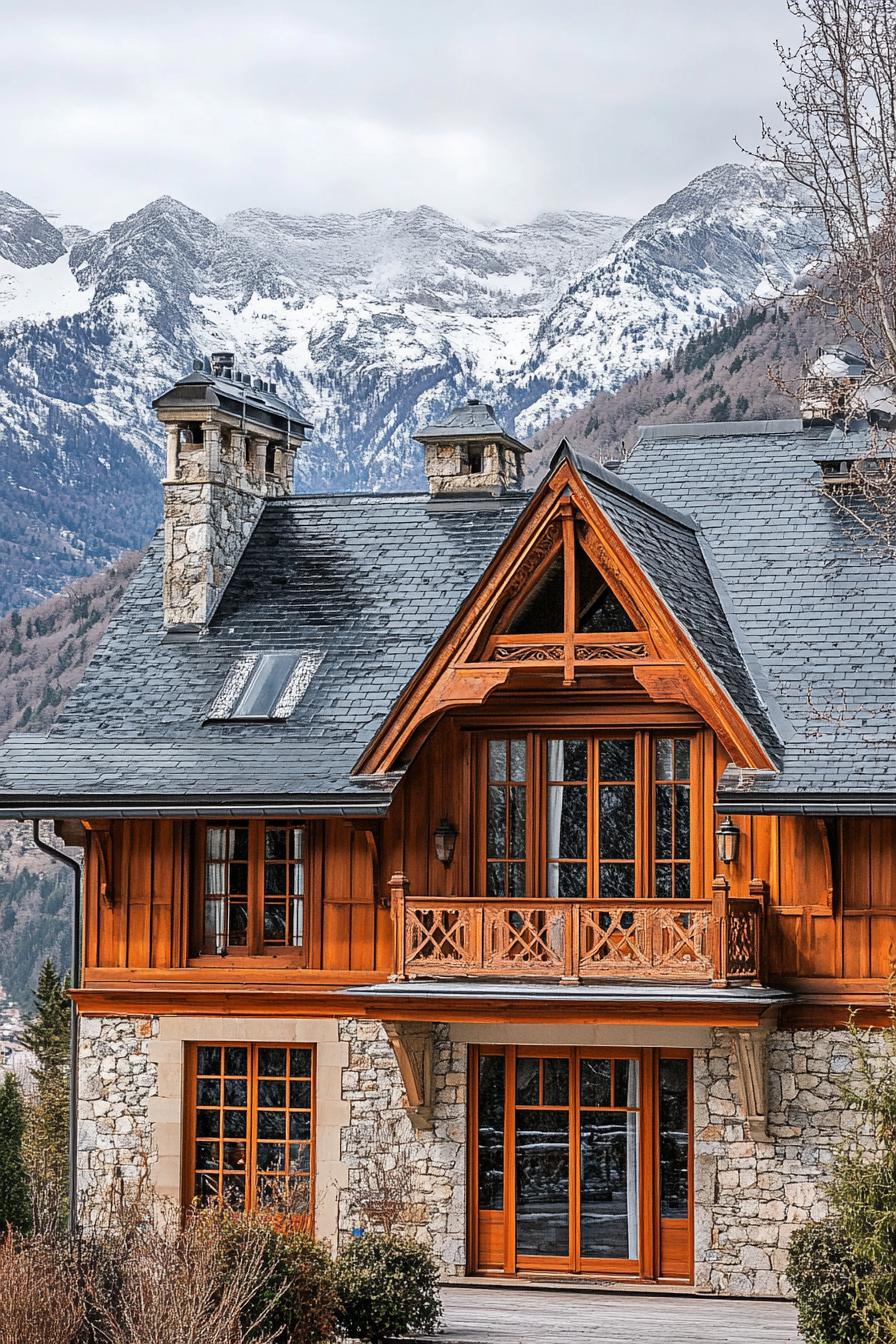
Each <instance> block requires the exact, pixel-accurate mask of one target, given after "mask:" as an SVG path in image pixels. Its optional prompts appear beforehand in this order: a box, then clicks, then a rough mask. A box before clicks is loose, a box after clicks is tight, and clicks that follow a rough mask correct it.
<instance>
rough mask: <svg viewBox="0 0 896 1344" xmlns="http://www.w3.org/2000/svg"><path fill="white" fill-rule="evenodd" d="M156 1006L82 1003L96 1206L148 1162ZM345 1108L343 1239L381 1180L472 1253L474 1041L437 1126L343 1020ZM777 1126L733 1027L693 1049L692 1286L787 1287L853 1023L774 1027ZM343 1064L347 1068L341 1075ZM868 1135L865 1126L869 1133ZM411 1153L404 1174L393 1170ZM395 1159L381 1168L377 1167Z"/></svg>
mask: <svg viewBox="0 0 896 1344" xmlns="http://www.w3.org/2000/svg"><path fill="white" fill-rule="evenodd" d="M158 1031H159V1023H158V1020H157V1019H153V1018H131V1017H106V1018H91V1017H88V1018H84V1019H83V1020H82V1022H81V1045H80V1064H81V1067H80V1123H79V1147H80V1156H79V1183H80V1190H81V1197H82V1205H83V1206H85V1207H86V1208H87V1210H88V1217H97V1216H99V1211H100V1210H101V1208H102V1201H103V1192H104V1191H105V1190H108V1188H109V1186H110V1185H111V1184H112V1183H113V1182H114V1181H115V1180H116V1178H120V1179H121V1180H123V1181H124V1182H126V1183H130V1182H138V1181H140V1180H141V1179H143V1178H144V1177H145V1175H146V1174H147V1173H148V1174H149V1175H150V1177H151V1176H152V1169H153V1164H154V1160H155V1153H156V1136H155V1135H154V1133H153V1128H152V1112H153V1107H154V1105H156V1104H157V1103H155V1102H154V1100H153V1099H154V1098H155V1097H156V1095H157V1081H158V1079H157V1068H156V1066H155V1064H154V1063H153V1062H152V1042H153V1040H154V1038H155V1037H156V1036H157V1035H158ZM338 1034H339V1041H340V1042H341V1043H342V1045H343V1047H344V1048H345V1051H346V1053H345V1055H344V1056H343V1064H342V1067H341V1080H342V1101H343V1102H344V1103H345V1104H346V1112H345V1115H346V1119H347V1123H343V1124H342V1125H341V1130H340V1131H338V1134H339V1145H340V1162H341V1167H340V1169H341V1171H342V1176H341V1178H340V1179H339V1182H338V1184H339V1187H340V1188H339V1189H338V1190H336V1191H334V1192H333V1195H334V1197H335V1199H336V1201H337V1204H338V1213H337V1230H338V1236H339V1238H340V1239H345V1238H346V1237H349V1236H350V1235H351V1233H352V1230H353V1229H354V1228H356V1227H358V1226H363V1225H364V1224H365V1222H370V1221H371V1219H370V1217H369V1216H368V1213H369V1208H370V1203H371V1199H372V1198H375V1196H376V1194H377V1189H378V1188H379V1189H380V1190H382V1188H383V1185H384V1183H385V1186H386V1187H387V1188H395V1186H396V1185H401V1184H402V1182H403V1186H404V1191H405V1198H406V1200H407V1201H409V1204H410V1218H409V1222H410V1228H411V1230H412V1231H413V1233H414V1235H415V1236H416V1237H417V1238H418V1239H419V1240H420V1241H421V1242H423V1244H425V1245H426V1246H428V1247H429V1248H430V1249H431V1250H432V1252H433V1254H434V1255H435V1256H436V1257H437V1259H438V1260H439V1261H440V1263H441V1265H442V1269H443V1273H444V1274H445V1275H446V1277H451V1276H456V1275H458V1274H462V1273H463V1272H464V1270H465V1268H466V1265H465V1258H466V1247H465V1241H466V1237H465V1223H466V1113H467V1066H466V1051H467V1047H466V1045H465V1044H463V1043H462V1042H458V1041H453V1040H452V1039H451V1034H450V1029H449V1028H448V1027H447V1026H444V1025H437V1026H436V1028H435V1041H434V1050H433V1072H434V1105H433V1114H432V1125H431V1127H429V1128H416V1127H415V1126H414V1124H412V1122H411V1119H410V1117H409V1116H408V1114H407V1112H406V1110H405V1109H404V1106H403V1104H402V1097H403V1092H404V1089H403V1085H402V1081H401V1076H400V1073H399V1071H398V1067H397V1065H396V1062H395V1058H394V1055H393V1053H392V1048H391V1046H390V1045H389V1042H388V1040H387V1038H386V1034H385V1032H384V1030H383V1028H382V1026H381V1025H380V1024H379V1023H377V1022H372V1021H364V1020H359V1019H345V1020H343V1021H341V1022H340V1023H339V1028H338ZM767 1052H768V1053H767V1057H768V1097H769V1123H768V1129H769V1136H770V1141H769V1142H767V1143H765V1142H754V1141H753V1140H752V1139H751V1138H750V1137H749V1136H748V1135H747V1133H746V1130H745V1125H744V1121H743V1118H742V1114H741V1106H740V1099H739V1094H738V1089H737V1077H736V1063H735V1062H734V1059H733V1057H732V1050H731V1042H730V1038H729V1036H728V1033H726V1032H724V1031H717V1032H714V1033H713V1039H712V1044H711V1046H710V1048H709V1049H706V1050H696V1051H695V1052H694V1131H695V1133H694V1206H695V1237H694V1255H695V1286H696V1287H697V1288H698V1289H700V1290H702V1291H708V1292H712V1293H717V1294H723V1295H724V1294H736V1295H744V1296H749V1295H757V1296H778V1295H783V1296H787V1295H788V1294H789V1285H788V1283H787V1278H786V1266H787V1248H788V1245H789V1242H790V1238H791V1236H792V1234H793V1230H794V1228H795V1227H797V1226H798V1225H799V1224H800V1223H803V1222H805V1221H807V1220H808V1219H812V1220H815V1219H818V1218H821V1217H823V1216H824V1215H825V1213H826V1212H827V1205H826V1202H825V1198H824V1194H823V1186H824V1181H825V1179H826V1176H827V1173H828V1172H829V1171H830V1167H831V1161H832V1158H833V1154H834V1151H835V1149H836V1147H837V1145H838V1143H839V1142H840V1140H841V1139H842V1138H843V1137H844V1136H845V1135H847V1134H849V1133H854V1132H855V1129H856V1117H855V1115H854V1113H852V1112H851V1111H848V1110H846V1109H845V1108H844V1106H843V1103H842V1101H841V1097H840V1091H839V1086H838V1084H839V1083H840V1082H841V1081H842V1080H843V1079H844V1078H845V1077H846V1076H847V1075H848V1074H849V1073H850V1072H851V1071H852V1069H853V1052H852V1046H851V1041H850V1038H849V1033H848V1032H846V1031H796V1032H776V1033H774V1034H772V1035H771V1036H770V1037H769V1038H768V1044H767ZM337 1076H338V1075H337ZM859 1137H860V1138H861V1139H862V1141H863V1142H866V1143H870V1142H871V1139H870V1136H868V1135H865V1136H859ZM396 1167H398V1168H400V1171H399V1173H398V1178H396V1177H395V1176H394V1175H393V1176H389V1175H388V1172H389V1171H390V1170H391V1171H393V1172H394V1170H395V1168H396ZM377 1169H379V1171H380V1172H381V1173H382V1172H385V1173H387V1174H386V1175H382V1174H381V1175H380V1177H379V1178H378V1177H377V1176H376V1174H375V1173H376V1171H377Z"/></svg>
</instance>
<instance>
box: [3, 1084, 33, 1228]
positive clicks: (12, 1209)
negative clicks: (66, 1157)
mask: <svg viewBox="0 0 896 1344" xmlns="http://www.w3.org/2000/svg"><path fill="white" fill-rule="evenodd" d="M24 1135H25V1105H24V1101H23V1099H22V1089H21V1088H20V1087H19V1084H18V1080H17V1079H16V1076H15V1074H14V1073H7V1074H6V1075H5V1077H4V1078H3V1081H2V1082H0V1231H4V1230H5V1229H6V1228H7V1227H11V1228H12V1229H13V1231H14V1232H28V1231H29V1230H30V1226H31V1203H30V1200H29V1195H28V1174H27V1172H26V1170H25V1159H24V1156H23V1152H22V1141H23V1139H24Z"/></svg>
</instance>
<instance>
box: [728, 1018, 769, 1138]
mask: <svg viewBox="0 0 896 1344" xmlns="http://www.w3.org/2000/svg"><path fill="white" fill-rule="evenodd" d="M767 1039H768V1032H767V1031H733V1032H732V1033H731V1042H732V1045H733V1046H734V1058H735V1063H736V1065H737V1087H738V1092H739V1094H740V1104H741V1110H742V1111H743V1117H744V1124H745V1125H746V1129H747V1133H748V1134H749V1136H750V1138H751V1139H752V1140H753V1142H754V1143H771V1138H770V1137H769V1132H768V1085H767V1080H766V1059H765V1044H766V1040H767Z"/></svg>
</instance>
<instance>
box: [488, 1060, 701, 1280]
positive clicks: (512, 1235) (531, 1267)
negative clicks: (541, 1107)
mask: <svg viewBox="0 0 896 1344" xmlns="http://www.w3.org/2000/svg"><path fill="white" fill-rule="evenodd" d="M484 1055H496V1056H501V1057H503V1059H504V1178H503V1190H504V1194H503V1207H502V1208H501V1209H500V1210H494V1209H489V1210H483V1211H481V1212H480V1209H479V1152H478V1136H479V1116H478V1102H479V1061H480V1059H481V1058H482V1057H483V1056H484ZM533 1056H535V1057H538V1058H542V1059H543V1058H554V1059H556V1058H566V1059H568V1060H569V1061H570V1075H569V1076H570V1094H569V1101H570V1105H569V1107H568V1112H569V1116H570V1131H569V1132H570V1140H569V1161H570V1222H569V1235H570V1253H569V1256H568V1257H555V1256H518V1255H517V1253H516V1231H515V1228H516V1150H515V1142H514V1136H515V1129H516V1124H515V1117H516V1106H517V1103H516V1062H517V1060H518V1059H519V1058H525V1057H533ZM583 1059H635V1060H637V1061H638V1067H639V1080H640V1081H639V1102H638V1107H637V1110H638V1113H639V1131H638V1159H639V1182H640V1184H639V1191H638V1199H639V1209H638V1213H639V1221H638V1259H637V1260H627V1261H623V1260H597V1259H594V1258H589V1257H587V1256H582V1254H581V1193H582V1192H581V1172H580V1169H579V1166H580V1160H581V1156H580V1151H579V1149H580V1135H581V1111H582V1110H583V1109H586V1110H587V1109H590V1108H587V1107H586V1108H583V1107H582V1106H581V1101H580V1091H579V1087H580V1084H579V1074H580V1068H581V1061H582V1060H583ZM663 1059H685V1060H687V1061H688V1216H687V1220H686V1221H685V1220H674V1221H675V1226H674V1227H670V1226H669V1224H670V1223H671V1221H672V1220H663V1219H662V1218H661V1216H660V1167H659V1135H660V1128H659V1067H660V1061H661V1060H663ZM693 1060H694V1052H693V1050H687V1049H673V1048H666V1047H661V1048H653V1047H637V1046H632V1047H623V1046H551V1045H544V1046H538V1045H526V1046H522V1045H519V1046H518V1045H471V1046H470V1048H469V1059H468V1078H469V1080H470V1086H469V1105H468V1108H467V1112H468V1135H467V1189H468V1191H469V1197H468V1200H467V1246H468V1263H467V1271H468V1273H470V1274H475V1275H480V1276H482V1275H486V1276H488V1275H501V1276H506V1277H512V1276H514V1275H516V1274H517V1273H533V1272H535V1273H538V1272H553V1273H557V1272H560V1273H573V1274H583V1275H587V1274H595V1273H597V1274H612V1275H613V1276H617V1277H619V1278H627V1279H637V1280H640V1281H647V1282H658V1281H659V1282H674V1283H690V1282H693V1274H694V1256H693V1244H694V1063H693ZM524 1109H526V1108H524ZM611 1109H613V1108H611ZM574 1138H578V1139H579V1142H574V1141H573V1140H574ZM483 1217H484V1218H485V1219H486V1220H487V1221H488V1222H490V1223H491V1224H492V1227H491V1229H490V1231H489V1244H490V1246H494V1244H495V1240H496V1233H499V1232H500V1231H503V1242H502V1245H503V1262H502V1264H500V1265H498V1264H495V1263H492V1264H489V1265H487V1266H485V1267H483V1266H482V1264H481V1258H480V1246H479V1241H480V1234H481V1232H484V1231H485V1227H484V1226H483V1225H482V1223H481V1219H483ZM499 1223H500V1224H501V1227H500V1228H499V1227H498V1224H499ZM676 1236H677V1240H676ZM664 1261H665V1264H664ZM570 1266H572V1267H570Z"/></svg>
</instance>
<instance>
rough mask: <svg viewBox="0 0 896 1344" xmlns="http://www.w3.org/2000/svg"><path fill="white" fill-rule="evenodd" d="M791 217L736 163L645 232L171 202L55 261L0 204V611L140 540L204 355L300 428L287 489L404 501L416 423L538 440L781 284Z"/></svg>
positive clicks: (51, 250) (51, 244)
mask: <svg viewBox="0 0 896 1344" xmlns="http://www.w3.org/2000/svg"><path fill="white" fill-rule="evenodd" d="M791 206H792V202H791V201H790V200H789V198H788V196H787V193H786V192H783V191H782V190H781V189H780V187H779V186H778V185H777V184H776V183H774V182H770V181H769V180H768V179H767V177H765V176H764V175H763V174H762V173H761V172H759V171H758V170H757V169H755V168H753V167H750V166H747V167H740V166H737V165H731V164H723V165H722V166H721V167H718V168H714V169H712V170H711V171H710V172H708V173H704V174H702V175H701V176H700V177H698V178H695V179H694V181H693V182H691V183H689V184H688V186H687V187H685V188H683V190H682V191H679V192H676V193H675V194H674V195H673V196H671V197H670V198H669V200H667V201H665V202H663V203H662V204H661V205H659V206H657V207H656V209H655V210H652V211H651V212H650V214H648V215H647V216H645V218H644V219H643V220H641V221H640V222H639V223H637V224H635V225H631V224H630V221H628V220H625V219H622V218H619V217H617V216H612V215H605V214H600V213H597V212H592V211H584V210H568V211H563V210H558V211H552V212H546V213H544V214H542V215H539V216H538V217H537V218H536V219H534V220H531V221H528V222H526V223H519V224H500V225H499V224H495V225H488V226H485V225H482V226H478V227H471V226H470V225H468V224H466V223H463V222H461V221H459V220H457V219H452V218H451V217H450V216H449V215H447V214H445V213H443V212H442V211H440V210H435V209H433V208H431V207H430V206H426V205H421V206H418V207H417V208H415V209H413V210H391V209H383V210H370V211H366V212H365V213H363V214H358V215H348V214H326V215H316V216H315V215H285V214H278V213H276V212H274V211H270V210H259V209H248V210H242V211H239V212H238V213H236V214H232V215H230V216H228V217H227V218H226V219H224V220H223V221H220V222H217V223H216V222H215V221H213V220H211V219H209V218H208V217H207V216H206V215H204V214H202V213H201V212H199V211H197V210H194V209H192V208H191V207H190V206H189V205H186V204H184V203H183V202H181V201H177V200H174V199H173V198H171V197H168V196H163V197H161V198H160V199H159V200H156V201H151V202H150V203H149V204H148V205H145V206H144V207H143V208H142V209H140V210H137V211H135V212H134V213H133V214H131V215H129V216H128V217H127V218H126V219H123V220H120V221H118V222H116V223H114V224H112V225H111V226H110V227H109V228H107V229H104V230H102V231H100V232H99V233H95V234H89V235H88V234H84V233H83V232H82V231H80V230H72V231H70V232H69V233H68V235H67V236H68V238H69V239H70V240H71V243H70V251H68V252H65V251H64V245H63V239H62V235H61V234H60V233H59V231H58V230H55V229H54V228H53V226H52V225H51V224H49V223H48V221H47V220H46V219H45V218H44V217H43V216H42V215H40V213H39V212H38V211H35V210H32V209H31V208H30V207H29V206H27V205H24V204H23V203H22V202H21V201H18V200H16V199H15V198H13V197H9V196H0V228H2V230H3V231H2V232H0V253H2V256H0V455H2V457H3V460H4V462H8V463H11V464H12V467H11V468H10V472H9V473H8V476H7V479H6V480H5V481H0V561H6V562H7V563H6V572H7V574H8V575H9V576H11V582H10V579H7V580H6V588H5V590H4V588H3V582H4V580H3V567H2V565H0V605H2V602H3V600H4V597H5V600H6V601H12V602H21V601H23V600H27V599H28V598H29V597H31V598H33V597H34V596H35V595H42V594H46V593H47V592H51V591H53V590H54V588H55V587H58V586H59V584H60V583H61V582H62V580H63V578H64V577H66V576H68V575H71V574H74V573H78V572H86V571H87V570H88V569H89V568H90V567H91V564H92V563H100V562H103V561H105V560H106V559H108V557H109V555H110V554H114V552H115V551H116V550H118V549H121V548H122V547H124V546H128V545H137V544H139V543H140V542H142V541H143V540H144V538H145V536H146V532H147V530H149V528H151V526H152V525H153V523H154V522H155V521H156V519H157V518H158V509H159V494H160V492H159V490H158V479H159V476H160V475H161V471H162V469H163V463H162V436H161V435H160V434H159V431H158V425H157V424H156V422H155V420H154V418H153V415H152V412H151V410H150V401H151V399H152V397H153V396H154V395H156V394H157V393H158V392H159V391H161V390H162V388H163V387H164V386H165V384H166V383H171V382H173V381H174V380H175V379H176V378H178V377H179V376H180V375H181V374H182V373H183V372H184V370H185V369H186V368H188V367H189V363H190V359H191V357H192V356H193V355H194V354H195V353H196V352H197V351H202V350H209V349H215V348H217V349H227V350H233V351H234V352H235V354H236V356H237V359H238V362H239V363H240V365H241V366H242V367H244V368H248V369H253V370H256V371H257V372H258V373H260V374H262V375H264V376H270V377H273V378H275V379H276V380H277V383H278V384H279V386H280V388H281V390H282V393H283V395H284V397H285V398H286V399H287V400H288V401H290V402H291V403H293V404H294V405H297V406H300V407H301V408H302V410H303V411H304V412H305V413H306V415H307V416H308V418H309V420H311V421H312V423H313V424H314V426H315V434H314V437H313V439H312V440H311V442H310V444H309V446H308V448H307V450H306V451H305V453H304V455H303V456H301V457H300V458H299V460H298V461H297V464H296V467H297V474H298V480H299V488H310V489H318V488H327V489H357V488H361V489H394V488H397V487H401V486H403V485H418V484H420V478H421V461H420V451H419V447H418V446H417V445H416V444H414V443H413V442H412V440H411V437H410V434H411V431H412V428H413V426H414V425H416V424H421V423H428V422H431V421H436V420H439V419H440V418H441V417H442V416H443V415H444V414H445V413H446V412H447V411H448V410H450V408H451V407H452V406H455V405H457V403H458V401H460V400H462V399H463V398H464V397H466V396H468V395H470V394H471V393H476V394H477V395H478V396H481V397H482V398H483V400H485V401H488V402H489V403H491V404H493V405H494V406H495V407H496V409H497V411H498V414H499V417H500V418H501V419H502V421H503V422H504V423H505V424H506V425H507V427H508V429H510V430H511V431H512V432H515V433H516V434H517V435H518V436H522V435H526V434H528V433H531V432H533V431H535V430H536V429H540V428H542V427H543V426H545V425H546V424H547V423H548V422H549V421H551V420H552V419H555V418H556V417H558V416H560V415H566V414H568V413H569V412H570V411H572V410H573V409H575V408H576V407H578V406H581V405H583V404H585V403H587V402H589V401H590V400H591V398H592V397H593V396H594V395H595V393H596V392H598V391H600V390H610V389H613V388H615V387H618V385H619V384H620V383H621V382H623V381H624V380H625V379H626V378H629V377H631V376H633V375H636V374H639V373H642V372H644V371H646V370H647V369H649V368H651V367H653V366H654V365H656V364H658V363H660V362H661V361H662V360H664V359H665V358H667V357H668V356H669V355H670V354H671V353H673V352H674V351H675V350H676V349H677V348H678V346H679V345H680V344H681V343H682V342H683V341H684V340H687V339H688V338H689V337H690V336H693V335H695V334H696V333H697V332H698V331H700V330H701V329H703V328H705V327H707V326H708V325H710V324H711V323H712V322H713V321H714V320H716V319H717V318H718V317H720V316H722V315H723V314H725V313H727V312H729V311H730V310H731V309H732V308H734V307H737V306H739V305H740V304H741V303H743V302H744V301H745V300H746V299H748V298H749V297H750V296H751V295H752V294H755V293H757V292H762V290H763V287H767V286H768V284H769V282H770V278H771V279H776V278H777V280H779V281H780V283H781V284H782V285H787V286H789V285H790V284H791V283H792V281H793V279H794V277H795V276H796V275H797V274H798V273H799V271H800V269H801V268H802V266H803V262H804V259H805V253H806V247H807V243H808V245H809V251H810V253H811V241H812V240H811V239H807V237H806V228H807V224H806V219H807V216H806V215H805V214H802V215H799V214H798V215H797V216H796V217H794V214H793V211H792V208H791ZM4 247H5V249H6V250H5V251H4V250H3V249H4ZM11 252H14V255H15V256H16V257H17V258H18V259H19V260H18V261H17V262H15V263H13V262H11V261H9V260H8V258H7V254H8V253H11ZM4 548H6V549H4Z"/></svg>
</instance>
